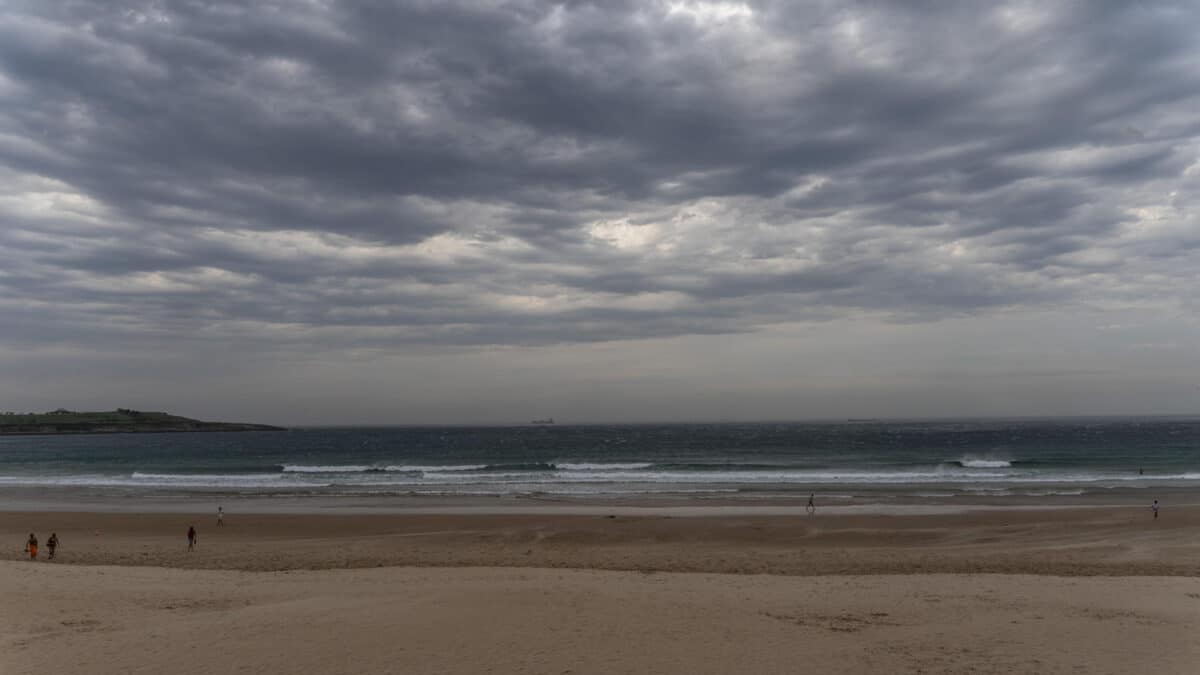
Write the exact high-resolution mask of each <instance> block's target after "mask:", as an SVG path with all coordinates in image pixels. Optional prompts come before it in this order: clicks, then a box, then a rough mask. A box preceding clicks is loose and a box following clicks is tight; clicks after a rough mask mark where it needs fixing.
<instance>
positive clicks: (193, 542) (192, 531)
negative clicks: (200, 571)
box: [188, 525, 196, 551]
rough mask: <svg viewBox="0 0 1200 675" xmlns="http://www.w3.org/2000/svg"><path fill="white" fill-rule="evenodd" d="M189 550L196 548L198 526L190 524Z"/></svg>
mask: <svg viewBox="0 0 1200 675" xmlns="http://www.w3.org/2000/svg"><path fill="white" fill-rule="evenodd" d="M188 550H189V551H194V550H196V526H195V525H188Z"/></svg>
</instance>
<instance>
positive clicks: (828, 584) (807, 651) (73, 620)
mask: <svg viewBox="0 0 1200 675" xmlns="http://www.w3.org/2000/svg"><path fill="white" fill-rule="evenodd" d="M0 571H2V577H0V578H2V581H0V597H3V598H4V603H5V606H6V607H7V608H8V610H9V611H5V612H4V613H3V615H2V618H0V631H2V633H3V637H2V639H0V640H2V641H0V649H2V654H3V656H0V670H2V672H4V673H6V674H12V675H17V674H21V673H55V674H61V675H69V674H72V673H80V674H84V673H87V674H96V673H180V674H185V673H214V674H215V673H220V674H222V675H224V674H226V673H244V672H251V673H329V674H340V673H347V674H349V673H354V674H358V673H554V674H561V673H579V674H582V673H797V672H812V673H1091V674H1097V673H1156V674H1160V673H1163V674H1172V673H1180V674H1183V673H1195V672H1197V670H1196V669H1197V664H1198V663H1200V640H1198V639H1197V629H1200V581H1197V580H1195V579H1188V578H1182V577H1173V578H1163V577H1137V578H1111V577H1089V578H1084V577H1077V578H1066V579H1064V578H1058V577H1037V576H1008V575H1002V576H995V575H940V574H939V575H913V576H903V577H897V576H832V577H781V576H765V575H732V574H725V575H713V574H674V573H671V574H663V573H653V574H646V573H639V572H606V571H591V570H545V569H497V568H482V569H481V568H461V569H417V568H385V569H370V570H364V569H360V570H323V571H308V572H238V571H212V570H178V569H163V568H153V567H84V566H58V565H37V564H31V563H15V562H4V563H0Z"/></svg>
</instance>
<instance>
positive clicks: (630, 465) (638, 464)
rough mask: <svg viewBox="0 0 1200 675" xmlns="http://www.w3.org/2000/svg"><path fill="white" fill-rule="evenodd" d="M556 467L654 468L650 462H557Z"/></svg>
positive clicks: (601, 468) (608, 469)
mask: <svg viewBox="0 0 1200 675" xmlns="http://www.w3.org/2000/svg"><path fill="white" fill-rule="evenodd" d="M554 466H556V467H558V468H559V469H562V470H563V471H632V470H634V469H649V468H650V467H652V466H654V465H653V464H651V463H650V462H630V463H628V464H620V463H614V464H592V463H588V462H583V463H570V462H562V463H559V462H555V463H554Z"/></svg>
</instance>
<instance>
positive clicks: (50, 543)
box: [46, 532, 58, 560]
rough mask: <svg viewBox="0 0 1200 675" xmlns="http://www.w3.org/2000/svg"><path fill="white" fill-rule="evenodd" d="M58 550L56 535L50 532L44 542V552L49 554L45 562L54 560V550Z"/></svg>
mask: <svg viewBox="0 0 1200 675" xmlns="http://www.w3.org/2000/svg"><path fill="white" fill-rule="evenodd" d="M56 548H58V533H57V532H51V533H50V538H49V539H47V540H46V551H47V552H48V553H49V554H50V555H48V556H46V559H47V560H54V549H56Z"/></svg>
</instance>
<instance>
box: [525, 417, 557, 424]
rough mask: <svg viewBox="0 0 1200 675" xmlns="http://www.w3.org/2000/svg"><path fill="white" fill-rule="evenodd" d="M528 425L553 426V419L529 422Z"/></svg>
mask: <svg viewBox="0 0 1200 675" xmlns="http://www.w3.org/2000/svg"><path fill="white" fill-rule="evenodd" d="M530 424H554V418H553V417H547V418H546V419H544V420H533V421H531V422H530Z"/></svg>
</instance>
